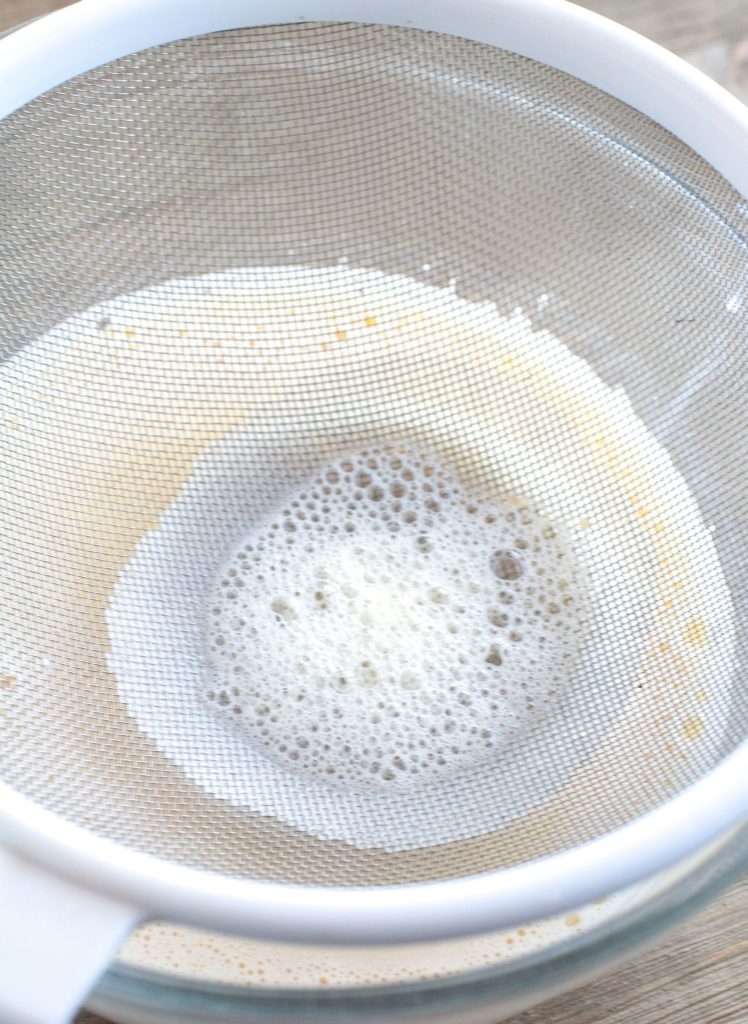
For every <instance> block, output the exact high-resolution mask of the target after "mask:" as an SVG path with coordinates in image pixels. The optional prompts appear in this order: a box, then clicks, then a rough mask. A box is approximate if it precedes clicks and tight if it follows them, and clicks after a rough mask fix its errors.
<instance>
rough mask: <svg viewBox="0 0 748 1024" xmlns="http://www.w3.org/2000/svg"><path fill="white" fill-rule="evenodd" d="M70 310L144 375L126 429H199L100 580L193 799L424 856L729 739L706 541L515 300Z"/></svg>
mask: <svg viewBox="0 0 748 1024" xmlns="http://www.w3.org/2000/svg"><path fill="white" fill-rule="evenodd" d="M146 306H147V308H148V309H149V310H151V311H152V312H151V313H150V316H151V318H152V325H151V326H149V327H147V328H146V329H145V330H146V332H147V333H144V334H143V337H141V336H140V335H139V334H138V332H137V330H135V329H134V328H132V327H131V326H130V325H131V324H132V322H133V319H134V318H137V316H138V314H139V311H140V310H141V309H142V308H144V307H146ZM86 317H87V318H88V319H87V320H86V323H87V324H88V322H89V320H90V325H91V328H90V329H91V331H92V332H94V331H96V330H98V328H96V325H97V324H98V323H100V322H102V320H103V321H104V322H111V323H112V325H113V326H112V328H111V329H110V330H108V331H106V332H105V333H106V334H111V335H112V341H111V343H110V342H109V341H108V340H107V341H106V343H105V345H104V348H105V349H106V352H108V351H109V349H108V348H106V346H107V345H110V344H111V345H116V346H117V347H116V357H117V359H118V360H119V359H122V358H123V357H122V355H121V346H122V344H124V345H125V349H126V351H125V356H126V357H127V359H129V360H130V362H131V365H130V364H129V363H128V364H127V366H126V367H125V370H126V381H125V382H124V383H125V384H126V385H127V388H129V390H127V388H126V389H125V391H124V392H123V390H122V387H120V386H119V385H118V389H117V392H116V401H114V402H112V403H111V404H110V405H108V406H107V408H108V409H110V410H111V415H112V416H113V417H114V416H118V417H120V418H121V419H122V430H123V431H124V432H125V435H126V436H127V437H128V438H129V437H130V436H131V434H132V433H133V432H135V433H137V432H138V431H139V432H140V434H141V435H142V433H143V431H144V430H145V429H147V430H150V431H151V432H152V435H153V436H152V437H151V436H150V435H148V436H147V440H146V442H144V443H145V446H146V450H148V451H150V448H149V447H148V446H151V447H152V448H153V450H154V451H157V450H160V449H159V448H158V446H159V444H160V438H161V437H162V435H163V433H164V432H166V433H167V434H168V433H169V432H170V431H173V432H175V433H176V434H177V435H178V436H181V435H182V434H183V433H184V434H185V435H186V436H188V437H189V438H190V439H191V440H190V450H191V451H193V452H194V454H193V455H192V456H191V458H192V460H193V461H191V462H190V464H189V467H190V468H188V469H187V470H186V472H185V475H184V477H182V481H183V482H182V483H181V485H180V486H181V489H180V490H178V492H173V493H172V496H171V497H170V498H169V499H168V502H170V503H168V502H167V503H166V504H164V505H163V506H161V509H160V516H159V518H158V520H157V523H156V525H154V526H153V527H152V528H151V527H147V528H146V529H145V532H143V533H140V534H138V537H139V539H138V540H137V541H136V542H134V553H132V554H131V556H130V557H129V560H128V561H126V564H123V566H122V568H121V570H120V571H119V575H118V578H117V581H116V583H115V585H114V587H113V589H112V590H111V593H110V595H109V601H108V606H107V609H106V625H107V631H108V642H109V650H108V653H107V661H108V667H109V670H110V672H111V675H112V677H113V679H114V680H115V681H116V687H117V692H118V694H119V698H120V700H121V701H122V704H123V706H124V707H125V709H126V710H127V713H128V714H129V715H130V716H131V717H132V718H133V719H134V721H135V722H136V724H137V726H138V728H139V729H140V730H141V731H142V733H144V734H145V736H146V737H148V738H149V739H150V740H152V741H153V743H154V744H155V748H156V749H157V751H158V753H159V754H160V755H163V756H164V757H166V758H168V759H169V760H170V761H171V762H173V764H174V765H176V766H178V767H179V769H180V770H181V771H182V772H183V773H184V776H185V779H186V780H188V783H189V784H190V785H192V786H194V787H195V791H196V792H197V793H199V794H200V796H201V798H203V797H204V796H207V797H208V798H210V799H214V800H220V801H224V802H225V803H226V805H228V807H229V808H238V809H240V810H241V811H246V812H249V813H250V814H252V815H261V816H263V817H265V818H266V820H267V822H268V827H269V825H270V819H272V821H274V822H277V823H280V824H281V825H284V826H291V827H292V828H294V829H298V830H301V831H302V832H303V833H305V834H307V835H310V836H313V837H316V838H318V839H322V840H337V841H341V842H343V843H347V844H350V845H353V846H356V847H358V848H360V849H363V850H380V851H385V852H399V851H409V850H420V849H423V848H424V847H429V846H434V845H438V844H444V843H451V842H458V841H464V840H472V839H479V840H482V838H484V837H489V836H495V835H498V834H500V833H501V832H502V830H503V829H505V828H506V827H507V826H510V827H514V824H515V823H517V824H518V825H519V824H520V823H521V822H522V820H523V819H525V818H526V817H527V816H528V815H536V816H539V818H538V820H540V819H541V818H542V820H543V821H547V824H548V828H551V829H553V828H555V827H556V825H557V823H559V822H561V823H563V822H568V821H569V820H570V819H573V817H574V815H576V814H577V813H578V812H579V810H580V808H583V809H584V813H585V814H589V813H593V812H594V813H595V814H597V815H598V816H599V817H600V818H601V819H603V821H602V824H601V828H604V827H605V825H604V821H605V820H606V813H605V808H606V803H607V800H608V796H609V794H610V792H611V787H614V788H615V791H616V801H617V805H618V806H619V807H620V806H624V805H625V807H626V813H627V814H629V815H630V816H635V815H637V814H640V813H642V811H643V810H644V809H646V801H645V802H644V803H642V793H643V792H644V791H645V790H646V791H648V792H651V793H653V794H654V795H655V796H654V798H655V799H659V798H660V797H659V796H658V794H662V798H667V796H668V795H669V794H670V793H671V792H672V790H673V787H674V786H677V785H678V784H679V780H680V779H681V778H682V777H685V776H686V775H687V774H688V772H689V771H690V770H691V767H692V764H693V761H692V758H702V757H706V758H707V759H708V758H709V756H711V755H710V754H709V753H708V752H706V751H707V747H708V748H709V750H712V751H714V750H716V749H717V748H718V744H719V738H720V736H721V734H722V732H723V730H724V727H725V722H726V716H727V713H728V708H729V689H730V686H731V678H732V671H733V667H734V663H733V650H734V627H733V624H732V610H731V602H730V596H729V591H728V589H727V586H726V583H725V580H724V576H723V574H722V571H721V568H720V565H719V559H718V556H717V552H716V549H715V545H714V542H713V540H712V538H711V536H710V532H709V529H708V527H707V525H706V524H705V523H704V522H703V520H702V518H701V515H700V511H699V508H698V506H697V504H696V501H695V500H694V498H693V496H692V494H691V493H690V491H689V489H688V486H687V484H686V482H685V480H684V479H683V478H682V477H681V476H680V474H679V473H678V471H677V469H676V468H675V466H674V465H673V463H672V461H671V460H670V458H669V455H668V453H667V451H666V450H665V449H664V448H663V447H662V445H661V444H659V443H658V441H657V440H656V439H655V437H654V436H653V435H652V434H651V433H649V431H648V430H647V429H646V427H645V426H644V424H643V423H642V422H641V421H640V420H639V419H638V417H637V416H636V414H635V411H634V409H633V407H632V406H631V404H630V402H629V401H628V399H627V397H626V395H625V394H624V393H623V391H622V390H621V389H620V388H611V387H609V386H608V385H606V384H605V383H604V382H603V381H602V380H601V379H600V378H599V377H598V376H597V375H596V374H595V373H594V371H593V370H592V368H591V367H590V365H589V364H588V363H586V362H585V361H584V360H583V359H581V358H580V357H578V356H576V355H574V354H573V353H572V352H571V351H570V350H569V349H568V348H567V346H565V345H564V344H563V343H562V342H561V341H559V339H558V338H556V337H554V336H553V335H552V334H550V333H549V332H548V331H537V330H534V329H533V327H532V324H531V323H530V321H529V320H528V318H527V317H525V316H524V315H523V314H522V313H521V312H518V311H517V312H515V313H513V314H512V315H511V316H508V317H505V316H503V315H501V314H500V313H499V312H498V311H497V310H496V308H495V307H494V306H493V305H491V304H489V303H480V304H475V303H471V302H468V301H466V300H464V299H462V298H460V297H459V296H458V295H456V294H455V292H454V290H453V289H451V288H450V289H441V288H434V287H430V286H427V285H425V284H422V283H418V282H415V281H413V280H411V279H408V278H405V277H398V276H390V275H385V274H382V273H379V272H377V271H369V270H360V269H359V270H354V269H349V268H347V267H342V266H341V267H335V268H321V269H312V268H308V267H290V268H289V267H274V268H256V269H247V270H239V271H231V272H228V273H226V274H218V275H208V276H207V277H205V278H194V279H189V280H185V281H181V282H180V281H175V282H169V283H167V285H164V286H158V287H156V288H154V289H149V290H147V291H146V292H143V293H137V294H136V295H133V296H125V297H123V298H122V299H121V300H117V301H116V302H114V303H112V304H110V305H103V306H101V307H98V308H96V309H93V310H90V311H87V313H86ZM222 325H223V326H222ZM87 329H88V328H87ZM56 330H57V333H58V334H60V335H61V337H57V336H56V335H55V336H54V337H53V336H52V335H50V338H49V340H48V344H49V347H52V346H56V348H55V351H57V350H59V349H60V346H63V348H64V345H65V344H66V338H67V335H66V334H65V330H66V328H65V327H64V325H63V326H62V327H60V328H59V329H56ZM140 330H141V332H142V329H140ZM161 334H163V338H162V339H161V340H159V337H160V335H161ZM131 336H132V339H131ZM152 336H154V337H152ZM79 337H80V336H78V338H76V339H75V344H77V345H80V341H79V340H78V339H79ZM122 338H124V342H122ZM130 339H131V340H130ZM68 340H69V339H68ZM46 343H47V342H45V344H46ZM91 345H92V346H93V350H94V351H95V353H97V354H100V350H101V349H102V342H101V339H100V337H99V334H96V338H95V342H94V341H92V342H91ZM128 346H129V347H128ZM45 353H46V350H44V351H42V350H40V349H39V347H38V346H37V347H36V348H35V347H34V346H32V347H31V350H30V352H29V354H28V356H27V357H25V358H27V359H28V360H32V357H33V359H35V360H36V363H34V365H36V364H37V363H38V364H39V365H41V361H42V360H43V359H44V358H46V355H45ZM97 358H99V355H97ZM101 358H103V357H101ZM97 365H98V364H97ZM107 365H108V364H107ZM118 365H119V364H118ZM125 370H123V373H124V372H125ZM404 371H405V372H404ZM19 372H20V370H19ZM193 379H198V380H204V381H205V385H206V389H207V390H206V391H205V392H203V391H201V390H200V389H195V388H194V387H192V386H191V384H190V381H192V380H193ZM167 380H168V381H169V382H170V383H169V387H168V388H167V387H165V386H164V382H165V381H167ZM80 395H82V396H83V397H82V398H80V399H79V398H78V397H76V399H75V400H76V401H82V402H84V406H85V399H86V395H85V393H84V392H82V391H81V390H80V389H79V390H78V391H77V392H76V396H80ZM84 411H85V409H84ZM55 416H59V417H60V419H64V421H65V422H67V421H68V420H69V419H70V416H69V415H68V414H67V411H66V410H65V409H63V410H60V411H58V412H55ZM151 418H152V420H153V422H151ZM56 422H57V420H55V423H56ZM198 438H204V440H203V441H201V442H200V443H199V444H198V443H197V439H198ZM128 443H129V442H128ZM174 493H175V494H176V496H174ZM130 550H131V551H132V549H130ZM622 780H624V784H623V785H622V784H621V783H622ZM628 780H631V782H632V785H631V786H630V787H629V786H628V785H627V784H626V783H627V782H628ZM509 830H511V828H510V829H509Z"/></svg>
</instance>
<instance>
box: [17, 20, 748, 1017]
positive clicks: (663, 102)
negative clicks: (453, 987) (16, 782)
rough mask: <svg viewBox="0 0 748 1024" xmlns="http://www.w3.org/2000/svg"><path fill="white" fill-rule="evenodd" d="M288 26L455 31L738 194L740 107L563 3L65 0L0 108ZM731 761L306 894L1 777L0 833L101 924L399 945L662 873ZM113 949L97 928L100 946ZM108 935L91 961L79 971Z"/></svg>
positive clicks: (742, 756)
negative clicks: (641, 132)
mask: <svg viewBox="0 0 748 1024" xmlns="http://www.w3.org/2000/svg"><path fill="white" fill-rule="evenodd" d="M304 21H327V22H341V21H342V22H360V23H367V24H382V25H389V26H397V27H403V28H412V29H422V30H426V31H433V32H439V33H444V34H448V35H456V36H462V37H467V38H470V39H473V40H476V41H478V42H482V43H486V44H489V45H493V46H497V47H501V48H503V49H508V50H511V51H514V52H516V53H518V54H521V55H523V56H525V57H529V58H531V59H534V60H537V61H540V62H542V63H544V64H548V65H550V66H552V67H555V68H557V69H559V70H561V71H564V72H566V73H569V74H571V75H574V76H576V77H578V78H580V79H582V80H584V81H586V82H588V83H589V84H591V85H593V86H596V87H597V88H600V89H602V90H604V91H607V92H609V93H611V94H612V95H614V96H616V97H617V98H618V99H620V100H622V101H623V102H625V103H628V104H630V105H631V106H633V107H635V108H637V109H638V110H640V111H642V112H643V113H644V114H646V115H648V116H649V117H651V118H653V119H654V120H656V121H658V122H659V123H660V124H662V125H663V126H664V127H665V128H667V129H669V130H670V131H671V132H673V133H674V134H675V135H677V136H678V137H679V138H681V139H682V140H683V141H684V142H686V143H687V144H688V145H690V146H691V147H692V148H693V149H694V150H695V151H696V152H697V153H699V154H700V155H701V156H702V157H703V158H704V159H705V160H707V161H708V162H709V163H710V164H711V165H712V166H713V167H714V168H715V169H716V170H717V171H718V172H719V173H721V174H722V175H723V176H724V177H725V178H726V179H727V180H728V181H729V182H730V183H731V184H732V185H733V186H734V187H735V188H736V189H737V190H738V191H739V192H740V193H741V194H742V195H743V196H744V197H746V198H747V199H748V110H746V108H745V107H744V106H743V105H742V104H741V103H740V102H739V101H738V100H736V99H735V98H734V97H732V96H730V95H729V94H728V93H727V92H726V91H725V90H723V89H722V88H721V87H719V86H717V85H716V84H715V83H714V82H712V81H711V80H710V79H708V78H707V77H706V76H705V75H703V74H701V73H700V72H698V71H696V70H695V69H693V68H692V67H690V66H689V65H687V64H686V63H685V62H684V61H682V60H680V59H679V58H677V57H675V56H674V55H672V54H670V53H668V52H667V51H665V50H663V49H661V48H660V47H659V46H657V45H655V44H653V43H651V42H649V41H647V40H645V39H642V38H641V37H639V36H638V35H636V34H635V33H633V32H631V31H629V30H627V29H625V28H622V27H621V26H618V25H616V24H614V23H612V22H610V21H608V20H606V19H604V18H602V17H600V16H598V15H596V14H593V13H591V12H589V11H586V10H583V9H582V8H579V7H576V6H575V5H572V4H569V3H566V2H565V0H472V2H470V3H468V4H464V3H462V4H459V5H457V4H456V3H454V2H453V0H432V2H426V0H409V2H406V3H402V2H400V0H372V2H371V3H369V4H366V5H364V4H355V3H351V2H346V0H311V2H309V3H304V2H302V0H256V2H254V3H253V4H252V5H251V8H248V6H247V4H246V0H217V2H214V3H212V4H210V5H206V4H205V3H204V2H203V0H133V2H130V0H107V2H106V3H103V2H101V0H81V2H80V3H78V4H75V5H73V6H71V7H68V8H66V9H64V10H62V11H59V12H57V13H55V14H53V15H50V16H48V17H46V18H43V19H40V20H39V21H37V22H35V23H33V24H31V25H28V26H26V27H24V28H23V29H20V30H19V31H18V32H16V33H14V34H13V35H11V36H10V37H7V38H6V39H4V40H2V41H0V118H4V117H7V116H8V115H9V114H10V113H12V112H13V111H15V110H16V109H18V108H19V107H21V106H22V105H24V104H25V103H27V102H29V101H31V100H32V99H34V98H35V97H37V96H39V95H40V94H42V93H43V92H46V91H47V90H49V89H50V88H53V87H54V86H56V85H58V84H60V83H62V82H63V81H66V80H68V79H70V78H71V77H74V76H75V75H78V74H81V73H83V72H85V71H87V70H90V69H92V68H94V67H97V66H100V65H102V64H104V63H108V62H109V61H112V60H115V59H117V58H119V57H122V56H125V55H126V54H128V53H132V52H136V51H138V50H142V49H145V48H147V47H151V46H155V45H160V44H164V43H167V42H171V41H174V40H177V39H183V38H187V37H190V36H193V35H200V34H204V33H209V32H215V31H223V30H229V29H236V28H245V27H250V26H258V25H268V24H288V23H295V22H304ZM747 773H748V744H743V745H742V746H741V747H739V748H738V749H737V750H735V751H734V752H733V753H732V754H731V755H730V756H729V757H727V758H726V759H725V760H724V761H723V762H722V763H721V764H720V765H719V766H718V767H717V768H715V769H713V770H712V771H711V772H710V773H709V774H708V775H706V776H705V777H704V778H702V779H701V780H700V781H699V782H697V783H695V784H693V785H692V786H690V787H689V788H687V789H686V790H684V791H683V792H682V793H681V794H679V795H678V796H677V797H675V798H673V799H672V800H671V801H670V802H669V803H667V804H665V805H664V806H663V807H661V808H658V809H657V810H655V811H652V812H650V813H648V814H647V815H645V816H643V817H641V818H639V819H637V820H635V821H633V822H631V823H630V824H627V825H625V826H622V827H620V828H618V829H616V830H615V831H612V832H610V833H608V834H607V835H605V836H603V837H601V838H599V839H595V840H593V841H591V842H588V843H585V844H583V845H581V846H578V847H576V848H574V849H572V850H569V851H565V852H562V853H557V854H554V855H551V856H548V857H545V858H542V859H539V860H536V861H532V862H529V863H526V864H523V865H521V866H516V867H511V868H505V869H501V870H497V871H492V872H486V873H483V874H481V875H476V876H471V877H464V878H460V879H449V880H446V881H439V882H427V883H419V884H414V885H398V886H377V887H371V888H348V887H346V888H322V887H312V886H299V885H290V884H278V883H273V882H260V881H249V880H237V879H229V878H225V877H223V876H220V875H217V874H212V873H209V872H204V871H198V870H196V869H192V868H188V867H184V866H178V865H174V864H171V863H167V862H166V861H163V860H161V859H159V858H156V857H153V856H148V855H145V854H142V853H138V852H135V851H132V850H129V849H127V848H125V847H122V846H120V845H118V844H115V843H113V842H111V841H108V840H105V839H102V838H99V837H97V836H95V835H92V834H90V833H88V832H86V831H85V830H84V829H82V828H80V827H78V826H75V825H72V824H69V823H67V822H65V821H63V820H61V819H60V818H59V817H57V816H56V815H53V814H52V813H50V812H48V811H46V810H44V809H43V808H41V807H39V806H38V805H36V804H35V803H33V802H32V801H30V800H28V799H27V798H25V797H22V796H20V795H19V794H18V793H16V792H15V791H13V790H12V789H11V788H10V787H8V786H7V785H5V784H3V783H0V837H2V839H3V841H4V843H5V844H6V845H7V847H8V848H9V849H10V850H12V851H13V852H14V854H15V855H20V858H23V860H24V861H29V862H31V863H32V864H33V865H35V866H37V867H39V868H42V869H44V870H46V871H49V872H51V873H52V874H53V875H55V876H56V877H57V878H62V879H66V880H67V881H68V882H70V883H72V884H73V885H75V886H79V887H81V888H82V885H81V881H80V880H81V879H85V887H86V889H87V890H89V891H94V892H96V893H98V894H100V895H101V896H102V898H106V899H108V900H110V901H114V903H116V904H117V905H118V907H119V910H120V912H121V913H120V918H121V921H120V925H119V926H118V927H119V930H118V932H117V934H119V932H120V931H121V932H123V933H124V932H125V931H126V930H128V929H129V928H130V927H131V926H132V925H133V924H134V923H135V922H137V921H138V920H141V919H144V918H148V917H154V916H161V917H166V918H168V919H171V920H181V921H186V922H189V923H192V924H198V925H202V926H205V927H212V928H220V929H223V930H227V931H231V932H239V933H244V934H251V935H252V936H255V937H258V938H264V939H275V940H283V939H285V940H294V941H299V942H324V943H385V942H387V943H389V942H408V941H418V940H425V939H434V938H436V937H439V938H449V937H454V936H458V935H465V934H475V933H480V932H485V931H489V930H495V929H498V928H502V927H512V926H515V925H517V924H521V923H523V922H526V921H528V920H533V919H537V918H542V917H545V916H548V915H551V914H558V913H563V912H564V911H566V910H569V909H572V908H574V907H576V906H579V905H581V904H583V903H585V902H587V901H589V900H592V899H596V898H599V897H601V896H604V895H606V894H608V893H610V892H612V891H615V890H617V889H620V888H623V887H625V886H627V885H629V884H632V883H635V882H637V881H639V880H641V879H642V878H644V877H647V876H649V875H651V874H653V873H655V872H657V871H659V870H662V869H665V868H667V867H668V866H670V865H672V864H673V863H675V862H677V861H678V860H680V859H682V858H683V857H685V856H687V855H689V854H691V853H693V852H695V851H696V850H698V849H699V848H701V847H702V846H704V845H705V844H707V843H709V842H710V841H712V840H714V839H715V838H717V837H718V836H719V835H720V834H721V833H723V832H724V831H725V830H727V829H728V828H730V827H732V826H733V825H734V824H736V823H737V822H738V821H740V820H741V819H742V818H744V817H745V815H746V812H747V811H748V791H745V792H744V791H741V790H740V788H739V787H737V786H736V785H735V779H741V778H743V777H745V775H746V774H747ZM10 860H11V861H13V860H14V857H13V856H11V858H10ZM0 867H1V865H0ZM84 918H85V915H84ZM86 944H87V945H90V944H91V943H90V942H89V940H87V943H86ZM115 944H116V943H115V942H114V939H110V943H109V947H111V949H113V948H114V945H115ZM109 947H107V948H106V949H104V950H103V952H102V951H101V950H100V951H99V952H98V956H97V958H94V959H97V963H96V964H95V966H94V970H95V967H97V966H99V965H100V963H101V962H102V960H103V959H104V957H108V956H109V954H110V952H111V949H110V948H109ZM92 956H93V954H92ZM91 973H93V970H91V971H89V974H91ZM29 1019H31V1018H29ZM40 1019H41V1018H40Z"/></svg>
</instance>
